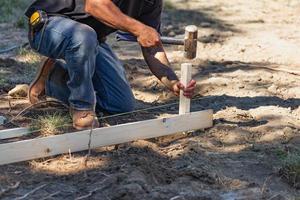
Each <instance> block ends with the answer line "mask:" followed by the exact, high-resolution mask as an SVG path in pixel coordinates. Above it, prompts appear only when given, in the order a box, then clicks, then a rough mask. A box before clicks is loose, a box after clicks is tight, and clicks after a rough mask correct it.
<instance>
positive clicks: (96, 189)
mask: <svg viewBox="0 0 300 200" xmlns="http://www.w3.org/2000/svg"><path fill="white" fill-rule="evenodd" d="M106 180H107V178H106V179H104V180H103V181H101V183H104V182H105V181H106ZM102 188H103V186H101V187H97V188H95V189H93V190H92V191H90V192H89V193H88V194H86V195H83V196H80V197H77V198H76V199H75V200H82V199H87V198H89V197H91V196H92V195H93V194H94V193H95V192H97V191H99V190H101V189H102Z"/></svg>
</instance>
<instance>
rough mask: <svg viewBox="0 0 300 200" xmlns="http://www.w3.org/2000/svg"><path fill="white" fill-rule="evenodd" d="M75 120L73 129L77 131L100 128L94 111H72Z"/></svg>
mask: <svg viewBox="0 0 300 200" xmlns="http://www.w3.org/2000/svg"><path fill="white" fill-rule="evenodd" d="M70 113H71V115H72V119H73V127H74V128H76V129H77V130H84V129H91V128H98V127H99V122H98V119H97V116H96V113H95V112H94V111H90V110H88V111H87V110H83V111H82V110H75V109H72V108H71V109H70Z"/></svg>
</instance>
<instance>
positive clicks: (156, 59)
mask: <svg viewBox="0 0 300 200" xmlns="http://www.w3.org/2000/svg"><path fill="white" fill-rule="evenodd" d="M142 51H143V55H144V58H145V61H146V62H147V64H148V66H149V68H150V70H151V72H152V73H153V74H154V75H155V76H156V77H157V78H158V79H159V80H160V81H161V82H162V83H163V84H164V85H165V86H166V87H168V88H169V89H171V90H172V88H173V85H174V84H175V83H177V82H178V77H177V76H176V74H175V72H174V71H173V70H172V69H171V68H170V63H169V61H168V59H167V56H166V53H165V51H164V49H163V46H162V44H161V43H160V45H158V46H156V47H150V48H143V47H142Z"/></svg>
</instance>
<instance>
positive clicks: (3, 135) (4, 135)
mask: <svg viewBox="0 0 300 200" xmlns="http://www.w3.org/2000/svg"><path fill="white" fill-rule="evenodd" d="M28 133H29V129H28V128H12V129H7V130H1V131H0V140H6V139H11V138H16V137H22V136H25V135H27V134H28Z"/></svg>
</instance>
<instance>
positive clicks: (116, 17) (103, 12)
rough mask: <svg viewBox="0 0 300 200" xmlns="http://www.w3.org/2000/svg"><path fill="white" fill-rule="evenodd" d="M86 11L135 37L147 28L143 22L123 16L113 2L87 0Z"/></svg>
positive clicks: (108, 0) (109, 0)
mask: <svg viewBox="0 0 300 200" xmlns="http://www.w3.org/2000/svg"><path fill="white" fill-rule="evenodd" d="M85 10H86V12H87V13H89V14H90V15H92V16H93V17H95V18H96V19H98V20H99V21H101V22H103V23H105V24H106V25H108V26H110V27H113V28H115V29H119V30H123V31H127V32H130V33H132V34H134V35H135V36H138V33H139V32H140V31H141V29H143V28H144V27H145V25H144V24H142V23H141V22H139V21H137V20H135V19H133V18H131V17H129V16H127V15H125V14H123V13H122V12H121V10H120V9H119V8H118V7H117V6H116V5H115V4H114V3H113V2H112V1H111V0H86V1H85Z"/></svg>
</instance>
